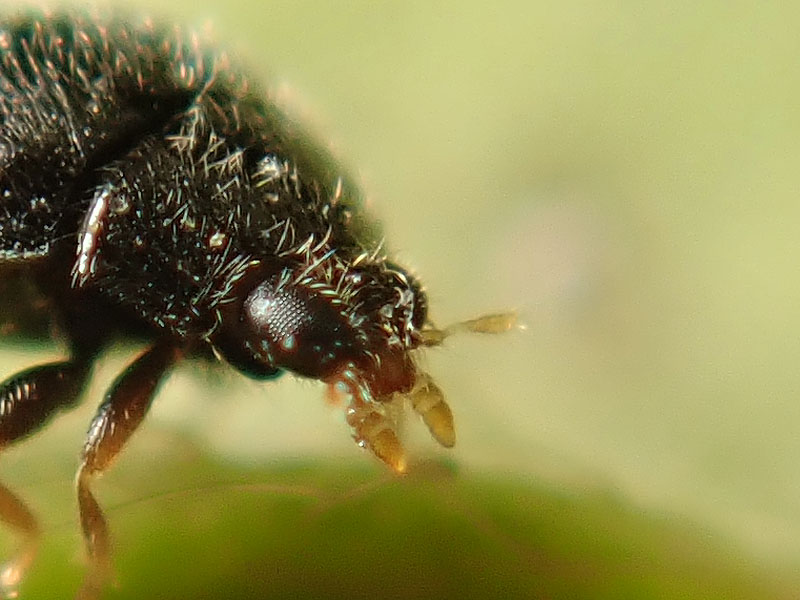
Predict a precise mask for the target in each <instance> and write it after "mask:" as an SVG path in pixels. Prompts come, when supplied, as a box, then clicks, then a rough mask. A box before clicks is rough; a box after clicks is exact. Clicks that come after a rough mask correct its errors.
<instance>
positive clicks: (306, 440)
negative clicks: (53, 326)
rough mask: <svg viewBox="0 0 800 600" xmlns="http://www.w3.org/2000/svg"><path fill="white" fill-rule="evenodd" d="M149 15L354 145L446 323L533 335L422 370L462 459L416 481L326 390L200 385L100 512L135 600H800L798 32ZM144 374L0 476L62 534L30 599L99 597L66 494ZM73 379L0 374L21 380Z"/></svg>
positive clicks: (300, 15)
mask: <svg viewBox="0 0 800 600" xmlns="http://www.w3.org/2000/svg"><path fill="white" fill-rule="evenodd" d="M127 8H128V10H131V11H141V12H144V13H146V14H153V15H160V16H162V17H163V18H169V19H174V20H176V22H179V23H183V24H188V25H189V26H192V27H197V28H200V29H205V28H207V27H208V26H209V25H210V28H211V32H212V33H211V34H210V35H211V37H212V39H216V40H217V41H218V43H219V44H220V45H221V46H224V47H226V48H227V49H229V50H230V51H231V52H232V53H233V54H234V55H236V56H237V57H238V59H239V60H240V61H241V62H242V63H244V64H245V65H248V68H249V69H250V70H251V71H252V72H253V73H254V77H259V78H263V80H264V81H266V82H269V86H270V90H271V93H272V94H274V97H275V98H277V99H279V100H280V101H281V102H282V103H283V104H284V105H285V106H287V107H289V110H291V111H292V112H294V113H295V114H298V115H301V116H302V118H303V119H304V120H306V121H307V122H308V123H309V124H310V125H309V127H310V128H311V129H312V130H313V131H315V132H316V134H317V135H318V136H319V137H320V138H322V139H325V140H329V141H330V144H331V147H332V148H333V149H334V152H335V153H336V154H337V155H338V156H339V157H340V158H341V160H342V161H343V163H344V164H346V165H348V166H349V167H350V168H351V169H352V171H353V172H354V173H355V174H356V176H357V178H358V179H359V180H360V181H361V182H362V184H363V187H364V189H365V191H366V192H367V195H368V197H369V199H370V210H371V211H372V212H373V214H374V215H375V216H376V217H377V218H379V219H380V220H381V221H382V222H383V226H384V230H385V234H386V238H387V244H388V247H389V248H390V249H391V250H392V251H393V252H394V253H395V254H396V256H397V257H398V259H399V262H401V263H403V264H406V265H409V266H410V267H412V268H413V270H414V271H415V272H417V273H418V275H419V277H420V278H421V280H422V281H423V282H424V283H425V284H426V286H427V289H428V292H429V295H430V304H431V315H432V317H433V319H434V320H435V321H436V322H437V323H438V324H440V325H446V324H448V323H450V322H453V321H456V320H461V319H465V318H470V317H473V316H476V315H478V314H481V313H486V312H494V311H498V310H506V309H510V308H513V309H517V310H518V311H519V314H520V318H521V321H522V323H523V324H524V326H525V327H524V329H521V330H515V331H513V332H511V333H508V334H506V335H503V336H469V335H463V336H459V337H453V338H451V339H449V340H448V341H447V344H446V346H445V347H443V348H440V349H435V350H432V351H429V352H427V354H426V356H425V359H424V361H425V364H426V365H427V368H428V370H429V371H430V373H431V374H432V375H433V377H434V378H435V380H436V381H437V383H438V384H439V385H440V387H441V388H442V389H443V390H444V391H445V393H446V395H447V398H448V400H449V402H450V405H451V407H452V408H453V410H454V412H455V415H456V420H457V425H458V436H459V440H458V445H457V447H456V448H455V449H454V450H453V451H444V450H441V449H439V448H437V447H436V446H435V443H434V442H433V441H432V440H430V439H429V438H428V436H427V435H426V434H425V432H423V431H422V429H421V426H420V425H419V424H418V423H416V422H415V421H414V420H413V419H409V421H408V423H407V437H408V439H409V446H410V447H411V449H412V454H413V456H414V457H415V458H416V460H417V461H418V465H417V469H416V474H414V473H412V475H410V476H409V477H407V478H405V479H403V480H395V479H394V478H392V477H390V476H389V475H388V474H386V473H385V472H384V470H383V469H382V468H381V467H380V465H377V464H375V463H374V462H373V461H372V459H371V458H370V457H369V456H367V455H366V454H363V453H361V452H360V451H358V449H357V448H356V447H355V446H354V444H353V443H352V441H351V440H350V439H349V436H348V432H347V429H346V427H345V425H344V421H343V418H342V416H341V414H340V411H337V410H332V409H331V408H330V407H328V406H326V405H325V403H324V402H323V401H322V391H323V390H322V387H321V386H320V385H317V384H313V383H309V382H301V381H297V380H293V379H292V378H289V377H286V378H283V379H281V380H279V381H278V382H272V383H268V384H266V385H264V384H255V383H252V382H248V381H245V380H243V378H241V377H239V376H237V375H236V374H235V373H231V372H229V371H225V370H221V371H220V372H214V373H209V372H208V370H207V367H204V366H203V365H198V364H187V365H185V366H184V367H182V368H181V369H179V370H178V371H177V372H176V373H175V374H174V376H173V377H172V378H171V379H170V380H169V382H168V383H167V384H166V385H165V386H164V388H163V389H162V392H161V394H160V395H159V398H158V400H157V402H156V406H155V408H154V411H153V414H152V418H150V419H149V420H148V421H147V422H146V424H145V426H144V427H143V429H142V431H141V432H140V433H139V434H138V435H137V437H136V438H135V439H134V441H133V442H132V443H131V444H130V447H129V448H128V449H127V451H126V452H125V454H124V455H123V457H122V458H121V460H120V461H119V464H118V466H117V467H115V469H114V470H113V471H112V472H110V473H109V474H108V475H107V476H106V477H105V478H104V479H103V480H102V482H100V483H99V484H98V485H97V486H96V489H97V491H98V496H99V497H100V499H101V503H104V505H105V506H107V507H108V509H109V511H108V512H109V519H110V521H111V525H112V531H113V532H114V535H115V540H116V543H117V547H118V561H117V571H118V579H119V582H120V585H119V587H118V588H117V589H116V590H112V591H111V592H109V596H108V597H109V598H140V597H148V596H149V597H165V598H181V597H209V598H211V597H220V596H224V595H227V597H235V598H239V597H241V598H264V597H270V598H272V597H275V598H280V597H297V596H298V595H300V596H302V595H308V596H309V597H337V598H338V597H342V598H344V597H362V596H367V595H370V596H371V595H376V594H382V595H383V596H384V597H389V598H426V597H444V598H451V597H452V598H456V597H460V598H464V597H497V596H505V597H543V598H575V597H585V598H643V597H647V598H651V597H652V598H673V597H681V598H685V597H696V598H709V597H719V598H737V597H741V598H756V597H758V598H766V597H769V598H790V597H796V593H795V592H796V589H797V586H798V584H800V569H799V567H800V467H798V457H799V456H800V436H799V435H798V431H800V402H798V394H800V371H798V368H797V364H798V362H800V336H798V332H800V316H798V311H797V306H798V303H799V302H800V277H798V271H797V268H796V267H795V264H796V261H797V257H798V256H800V236H798V234H797V227H798V225H797V223H798V222H800V203H798V201H797V195H798V192H800V185H799V184H798V179H797V173H796V172H797V165H798V164H799V163H798V161H799V160H800V135H798V134H800V113H799V112H798V109H797V106H796V104H797V103H796V99H797V97H798V94H799V93H800V69H798V68H797V57H798V56H800V48H799V47H798V46H800V41H798V39H799V38H798V36H797V29H798V26H799V25H800V11H798V10H797V9H796V8H791V7H789V6H787V5H783V4H780V5H779V4H774V5H773V4H763V3H755V2H751V3H747V2H741V3H729V2H716V1H714V2H704V3H700V4H698V3H695V2H681V1H678V2H671V3H669V4H668V5H664V6H658V5H656V4H647V5H640V4H638V3H633V2H621V3H620V2H618V3H608V2H587V1H582V2H566V3H558V4H555V3H552V4H551V3H531V2H499V3H493V4H491V5H489V4H485V3H479V2H459V3H455V2H439V3H437V2H433V3H431V2H372V1H360V2H320V1H318V0H316V1H312V0H308V1H294V2H289V1H269V2H256V1H252V0H251V1H247V0H226V1H225V2H220V1H218V0H217V1H211V0H193V1H192V2H185V1H180V2H177V3H175V5H174V6H173V7H172V8H169V9H167V7H165V6H164V3H163V2H156V1H150V0H147V1H146V0H139V1H137V2H136V6H132V5H131V4H127ZM135 351H136V349H135V348H127V347H122V348H118V349H115V350H114V351H112V352H111V353H110V354H109V356H108V357H107V359H106V360H104V362H103V364H102V366H101V367H100V368H99V370H98V372H97V376H96V377H95V379H94V382H93V384H92V386H91V388H90V390H89V392H88V394H87V401H86V402H85V403H84V405H83V406H82V408H80V409H78V410H76V411H74V412H72V413H70V414H69V415H65V416H64V417H63V418H61V419H59V420H58V422H57V423H56V424H55V426H53V427H51V428H50V429H48V430H47V431H46V432H44V433H42V434H41V435H39V436H36V437H35V438H32V439H30V440H29V441H26V442H24V443H22V444H20V445H19V446H17V447H15V448H13V449H11V450H10V451H8V452H6V453H5V454H4V455H3V456H2V457H0V465H2V466H1V467H0V468H2V469H3V471H2V472H3V478H4V481H5V482H6V483H8V484H9V485H11V486H12V487H14V489H15V490H17V491H18V492H19V493H20V495H21V496H23V497H25V498H26V499H28V500H29V501H30V502H31V505H32V506H33V507H34V509H35V510H36V512H37V513H38V514H39V515H40V516H41V517H42V520H43V522H44V523H45V528H46V536H45V542H44V546H43V551H42V558H41V560H40V561H39V562H38V563H37V565H36V567H35V568H34V571H33V572H32V575H31V578H30V582H29V583H28V585H29V588H28V589H29V590H30V592H29V593H30V597H35V598H38V597H49V596H48V595H47V594H48V593H49V591H52V590H53V589H55V588H54V587H53V586H66V587H64V589H69V590H71V589H73V588H74V586H75V585H77V581H78V580H79V577H80V570H81V559H80V556H81V550H80V544H79V540H78V526H77V519H76V517H75V514H76V509H75V502H74V500H73V498H72V490H71V483H70V482H71V478H72V473H73V470H74V468H75V466H76V464H77V458H76V457H77V454H78V451H79V449H80V445H81V439H82V436H83V434H84V431H85V428H86V425H87V424H88V422H89V420H90V418H91V414H92V412H93V410H94V406H95V405H96V404H97V402H98V400H99V398H100V397H101V396H102V392H103V389H104V388H105V386H107V385H108V384H109V382H110V381H111V380H112V379H113V377H114V375H115V374H116V373H118V372H119V370H120V369H121V368H122V367H123V366H124V364H125V363H126V362H127V361H129V360H130V359H131V358H132V356H133V354H134V353H135ZM58 354H59V349H58V348H57V347H55V346H54V347H45V348H35V347H27V346H25V347H23V346H13V347H8V346H4V347H3V349H2V353H0V366H1V367H2V372H1V373H0V377H5V376H6V375H8V374H11V373H13V372H15V371H16V370H18V369H21V368H24V367H27V366H30V365H31V364H35V362H36V361H42V360H46V359H47V358H48V357H50V356H57V355H58ZM3 535H5V534H3ZM1 539H7V543H6V546H4V547H7V548H9V549H11V548H13V546H14V538H13V537H12V536H8V535H5V537H4V538H1ZM187 562H188V563H190V564H189V565H187V564H186V563H187ZM40 594H42V595H40Z"/></svg>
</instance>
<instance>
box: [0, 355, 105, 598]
mask: <svg viewBox="0 0 800 600" xmlns="http://www.w3.org/2000/svg"><path fill="white" fill-rule="evenodd" d="M90 367H91V361H90V359H88V358H87V359H85V360H83V361H65V362H58V363H52V364H48V365H42V366H39V367H34V368H32V369H28V370H26V371H22V372H21V373H17V374H16V375H14V376H13V377H11V378H9V379H7V380H6V381H4V382H3V383H2V384H0V448H3V447H5V446H8V445H10V444H12V443H13V442H16V441H17V440H20V439H22V438H24V437H26V436H27V435H30V434H31V433H34V432H36V431H37V430H39V429H40V428H41V427H43V426H44V425H45V423H47V422H48V421H49V420H50V419H51V418H52V417H53V416H54V415H55V414H56V413H57V412H58V411H59V410H61V409H64V408H68V407H71V406H72V405H73V404H75V402H76V401H77V400H78V397H79V396H80V393H81V390H82V389H83V386H84V383H85V382H86V379H87V377H88V375H89V371H90ZM0 521H2V522H3V523H5V524H6V525H7V526H9V527H10V528H11V529H14V530H16V531H18V532H19V533H20V534H21V535H22V538H23V540H22V546H21V548H20V550H19V551H18V552H17V554H16V555H14V556H12V557H11V558H10V559H9V560H8V561H7V562H6V563H5V564H3V565H2V566H0V598H3V599H6V598H16V597H17V596H18V595H19V591H18V587H19V583H20V581H21V580H22V578H23V576H24V574H25V572H26V571H27V569H28V568H29V567H30V565H31V563H32V562H33V559H34V557H35V555H36V548H37V546H38V541H39V526H38V523H37V522H36V517H34V515H33V513H32V512H31V511H30V509H28V507H27V506H26V505H25V503H24V502H23V501H22V500H21V499H20V498H18V497H17V496H15V495H14V494H13V493H12V492H11V491H10V490H9V489H8V488H6V487H5V486H3V485H2V484H0Z"/></svg>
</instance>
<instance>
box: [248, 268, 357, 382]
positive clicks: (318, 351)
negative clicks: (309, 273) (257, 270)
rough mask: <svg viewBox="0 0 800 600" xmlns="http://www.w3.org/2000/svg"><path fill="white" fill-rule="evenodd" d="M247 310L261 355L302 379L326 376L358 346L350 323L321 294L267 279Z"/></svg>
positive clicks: (329, 300) (254, 342)
mask: <svg viewBox="0 0 800 600" xmlns="http://www.w3.org/2000/svg"><path fill="white" fill-rule="evenodd" d="M243 310H244V314H243V319H244V321H245V323H246V324H247V327H248V329H249V330H250V336H251V339H252V340H253V341H252V342H251V344H252V345H253V346H254V349H255V351H256V352H257V353H259V354H261V355H262V356H263V357H264V359H265V360H268V361H269V362H271V363H272V364H277V365H281V366H282V367H284V368H288V369H290V370H292V371H294V372H295V373H298V374H300V375H305V376H308V377H317V378H322V377H325V376H327V375H328V374H329V373H331V372H333V371H334V370H336V369H337V368H338V367H339V365H341V363H342V362H343V361H344V360H347V359H351V358H352V356H353V354H354V351H355V350H356V348H357V343H356V339H355V336H354V334H353V331H352V329H351V327H350V326H349V324H348V323H347V321H346V319H345V318H344V317H343V316H342V314H341V313H340V311H339V310H337V308H336V306H335V303H334V302H332V301H331V299H330V297H328V296H326V295H324V294H322V293H319V292H318V291H315V290H309V289H306V288H304V287H302V286H289V285H282V284H281V282H280V281H279V282H277V283H276V282H275V281H274V280H270V281H265V282H263V283H261V284H260V285H258V286H257V287H256V288H255V289H254V290H253V291H252V292H251V293H250V295H249V296H248V297H247V299H246V300H245V303H244V309H243Z"/></svg>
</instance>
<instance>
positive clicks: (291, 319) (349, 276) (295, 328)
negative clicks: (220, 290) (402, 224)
mask: <svg viewBox="0 0 800 600" xmlns="http://www.w3.org/2000/svg"><path fill="white" fill-rule="evenodd" d="M311 264H313V266H314V268H313V269H309V268H308V267H307V266H304V263H297V264H291V263H288V262H287V263H285V264H284V265H283V266H282V267H280V268H279V269H275V268H274V267H273V268H270V269H264V268H260V269H258V270H257V274H256V275H255V276H253V275H251V276H248V277H246V278H243V279H242V281H241V282H240V283H238V284H237V285H236V286H235V287H234V288H232V289H236V290H237V294H236V297H235V298H234V299H233V300H232V301H231V302H229V305H230V307H229V308H228V309H227V311H226V314H225V317H224V322H223V326H222V327H221V330H220V332H219V334H218V335H217V336H216V337H215V338H214V339H213V340H212V341H213V343H214V345H215V347H216V348H217V350H219V351H220V353H221V354H222V355H223V356H224V357H225V358H226V360H228V362H230V363H232V364H233V365H234V366H236V367H237V368H239V369H240V370H242V371H243V372H245V373H247V374H249V375H251V376H254V377H261V376H268V375H272V374H274V372H275V370H276V369H285V370H288V371H291V372H293V373H296V374H298V375H301V376H304V377H310V378H314V379H319V380H322V381H325V382H328V383H331V382H334V383H335V382H337V381H339V380H357V381H358V385H360V386H361V387H362V388H363V387H365V388H366V389H365V392H366V393H368V394H369V395H370V396H371V397H372V398H374V399H386V398H388V397H390V396H391V395H392V394H394V393H395V392H400V393H403V392H407V391H409V390H410V389H411V388H412V387H413V385H414V383H415V381H416V371H415V368H414V364H413V361H412V358H411V357H410V355H409V352H410V351H411V350H413V349H415V348H417V347H418V346H419V345H420V344H421V343H422V335H421V328H422V326H423V324H424V322H425V319H426V315H427V301H426V297H425V293H424V291H423V290H422V289H421V287H420V285H419V284H418V283H417V282H416V280H415V279H414V278H413V277H411V276H410V275H409V274H408V273H407V272H406V271H405V270H403V269H402V268H400V267H398V266H397V265H394V264H392V263H387V262H384V261H377V262H366V261H364V264H356V265H355V266H353V265H352V264H350V265H345V264H344V263H342V262H341V261H339V260H338V259H336V258H335V257H333V256H332V255H331V256H327V257H325V260H318V261H315V262H313V263H311Z"/></svg>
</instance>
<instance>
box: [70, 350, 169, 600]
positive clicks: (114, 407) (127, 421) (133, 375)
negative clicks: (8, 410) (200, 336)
mask: <svg viewBox="0 0 800 600" xmlns="http://www.w3.org/2000/svg"><path fill="white" fill-rule="evenodd" d="M178 355H179V352H178V350H177V349H176V348H175V347H174V346H171V345H169V344H167V343H159V344H156V345H155V346H153V347H152V348H150V349H149V350H147V351H146V352H145V353H144V354H142V355H141V356H139V358H137V359H136V360H135V361H134V362H133V363H132V364H131V365H130V366H129V367H128V368H127V369H126V370H125V372H124V373H122V375H120V376H119V377H118V378H117V380H116V381H115V382H114V385H113V386H112V387H111V389H110V390H109V391H108V393H107V394H106V398H105V400H104V401H103V403H102V404H101V405H100V408H99V409H98V410H97V413H96V414H95V417H94V419H93V420H92V424H91V425H90V426H89V432H88V435H87V438H86V443H85V444H84V447H83V454H82V463H81V467H80V469H78V475H77V492H78V506H79V509H80V518H81V527H82V528H83V537H84V542H85V543H86V549H87V552H88V554H89V560H90V565H89V573H88V574H87V576H86V578H85V579H84V583H83V586H82V588H81V590H80V591H79V593H78V596H77V597H78V598H79V599H81V600H89V599H94V598H97V597H99V595H100V592H101V591H102V589H103V587H104V585H105V584H106V582H107V581H108V579H109V577H110V571H111V540H110V537H109V533H108V525H107V524H106V519H105V516H104V515H103V510H102V509H101V508H100V505H99V504H98V503H97V501H96V500H95V498H94V495H93V494H92V491H91V489H90V483H91V481H92V479H93V478H94V477H95V476H96V475H100V474H102V473H103V471H105V470H106V469H107V468H108V467H109V466H110V465H111V464H112V463H113V461H114V459H115V458H116V457H117V455H118V454H119V452H120V451H121V450H122V448H123V446H124V445H125V443H126V442H127V441H128V439H129V438H130V437H131V435H132V434H133V432H134V431H136V428H137V427H138V426H139V424H140V423H141V422H142V420H143V419H144V417H145V415H146V414H147V411H148V410H149V408H150V405H151V404H152V401H153V397H154V395H155V392H156V388H157V387H158V384H159V383H160V382H161V380H162V379H163V377H164V375H165V373H166V372H167V370H168V369H169V368H170V366H171V365H172V364H173V363H174V362H175V361H176V360H177V358H178Z"/></svg>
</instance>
